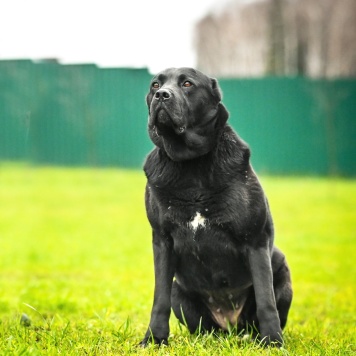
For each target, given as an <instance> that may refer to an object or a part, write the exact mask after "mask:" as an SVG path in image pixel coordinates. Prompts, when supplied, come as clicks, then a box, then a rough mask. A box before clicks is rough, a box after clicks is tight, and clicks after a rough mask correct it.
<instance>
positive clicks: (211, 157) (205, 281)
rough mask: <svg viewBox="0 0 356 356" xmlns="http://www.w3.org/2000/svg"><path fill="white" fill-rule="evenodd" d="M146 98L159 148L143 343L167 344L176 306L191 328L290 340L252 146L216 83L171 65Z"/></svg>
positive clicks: (285, 280)
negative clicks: (150, 296) (235, 125)
mask: <svg viewBox="0 0 356 356" xmlns="http://www.w3.org/2000/svg"><path fill="white" fill-rule="evenodd" d="M146 100H147V105H148V108H149V123H148V131H149V135H150V138H151V140H152V141H153V143H154V144H155V145H156V147H155V148H154V150H153V151H152V152H151V153H150V154H149V155H148V157H147V159H146V162H145V166H144V170H145V173H146V176H147V179H148V183H147V187H146V197H145V199H146V209H147V216H148V219H149V221H150V223H151V226H152V229H153V251H154V266H155V291H154V302H153V307H152V313H151V321H150V324H149V328H148V330H147V333H146V335H145V337H144V339H143V340H142V341H141V345H143V346H145V345H147V344H148V343H150V342H152V341H153V342H155V343H157V344H167V338H168V334H169V317H170V313H171V308H172V309H173V311H174V313H175V315H176V316H177V318H178V319H179V320H180V322H181V323H184V324H186V325H187V327H188V328H189V330H190V332H195V331H196V330H197V329H199V330H207V331H210V330H217V329H225V330H226V329H228V327H229V325H237V326H238V328H239V329H245V330H248V329H247V328H249V327H252V328H253V330H255V331H256V332H258V333H259V337H260V338H261V340H262V342H263V343H264V344H266V345H269V344H270V343H276V344H277V345H280V344H282V342H283V339H282V329H283V327H284V326H285V324H286V322H287V316H288V311H289V308H290V304H291V300H292V289H291V280H290V273H289V269H288V266H287V263H286V261H285V258H284V255H283V254H282V253H281V251H279V250H278V249H277V248H276V247H274V245H273V240H274V233H273V222H272V218H271V214H270V211H269V207H268V202H267V199H266V197H265V195H264V193H263V190H262V188H261V186H260V183H259V181H258V179H257V177H256V175H255V173H254V171H253V169H252V168H251V165H250V163H249V158H250V151H249V148H248V146H247V145H246V143H245V142H243V141H242V140H241V139H240V138H239V137H238V136H237V135H236V134H235V132H234V131H233V130H232V128H231V127H230V126H229V125H227V124H226V121H227V119H228V116H229V114H228V112H227V111H226V109H225V107H224V106H223V104H222V103H221V92H220V89H219V87H218V84H217V81H216V80H215V79H212V78H209V77H207V76H205V75H204V74H202V73H201V72H199V71H197V70H194V69H191V68H179V69H175V68H171V69H167V70H165V71H163V72H161V73H159V74H158V75H157V76H155V77H154V78H153V80H152V82H151V88H150V92H149V93H148V95H147V98H146Z"/></svg>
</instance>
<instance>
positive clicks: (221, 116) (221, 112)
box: [210, 78, 229, 128]
mask: <svg viewBox="0 0 356 356" xmlns="http://www.w3.org/2000/svg"><path fill="white" fill-rule="evenodd" d="M210 81H211V87H212V89H213V94H214V97H215V98H216V99H217V101H218V103H219V104H218V119H217V121H216V124H215V128H221V127H224V126H225V124H226V121H227V119H228V118H229V112H228V111H227V110H226V108H225V106H224V105H223V104H222V103H221V102H220V101H221V99H222V91H221V89H220V87H219V84H218V81H217V80H216V79H215V78H210Z"/></svg>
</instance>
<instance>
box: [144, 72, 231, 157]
mask: <svg viewBox="0 0 356 356" xmlns="http://www.w3.org/2000/svg"><path fill="white" fill-rule="evenodd" d="M146 102H147V106H148V111H149V121H148V132H149V135H150V138H151V140H152V141H153V143H154V144H155V145H156V146H158V147H160V148H162V149H164V150H165V151H166V153H167V155H168V156H169V157H170V158H171V159H172V160H173V161H184V160H189V159H193V158H196V157H199V156H202V155H204V154H206V153H208V152H209V151H211V150H212V149H213V148H214V146H215V145H216V141H217V139H218V135H219V132H220V131H221V129H222V128H223V127H224V125H225V123H226V120H227V119H228V116H229V115H228V112H227V111H226V109H225V107H224V106H223V105H222V104H221V91H220V88H219V86H218V83H217V81H216V79H212V78H209V77H207V76H206V75H204V74H203V73H201V72H199V71H197V70H195V69H193V68H170V69H166V70H164V71H163V72H161V73H159V74H157V75H156V76H155V77H154V78H153V79H152V81H151V86H150V91H149V93H148V94H147V97H146Z"/></svg>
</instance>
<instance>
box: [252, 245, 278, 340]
mask: <svg viewBox="0 0 356 356" xmlns="http://www.w3.org/2000/svg"><path fill="white" fill-rule="evenodd" d="M249 263H250V270H251V273H252V281H253V287H254V290H255V297H256V305H257V318H258V322H259V329H260V330H259V331H260V337H261V340H262V342H263V343H264V344H265V345H270V344H271V343H276V344H275V345H276V346H281V345H282V343H283V338H282V329H281V326H280V320H279V316H278V311H277V307H276V300H275V295H274V289H273V272H272V265H271V255H270V251H269V249H268V247H259V248H250V250H249Z"/></svg>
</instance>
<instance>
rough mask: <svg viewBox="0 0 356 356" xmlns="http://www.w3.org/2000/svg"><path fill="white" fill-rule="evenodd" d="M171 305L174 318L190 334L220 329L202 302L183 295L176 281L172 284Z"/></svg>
mask: <svg viewBox="0 0 356 356" xmlns="http://www.w3.org/2000/svg"><path fill="white" fill-rule="evenodd" d="M171 303H172V309H173V312H174V314H175V316H176V317H177V318H178V320H179V321H180V322H181V323H182V324H183V325H185V326H187V328H188V330H189V331H190V332H191V333H192V334H193V333H195V332H196V331H201V332H204V331H212V330H218V329H219V328H220V327H219V325H218V324H217V323H215V321H214V320H213V319H212V317H211V313H210V310H209V309H208V308H207V307H206V306H205V304H204V303H203V302H202V300H201V299H200V298H198V297H196V298H194V297H192V296H190V295H188V294H187V293H185V292H184V291H183V290H182V288H181V287H180V286H179V285H178V283H177V282H176V281H174V282H173V287H172V296H171Z"/></svg>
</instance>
